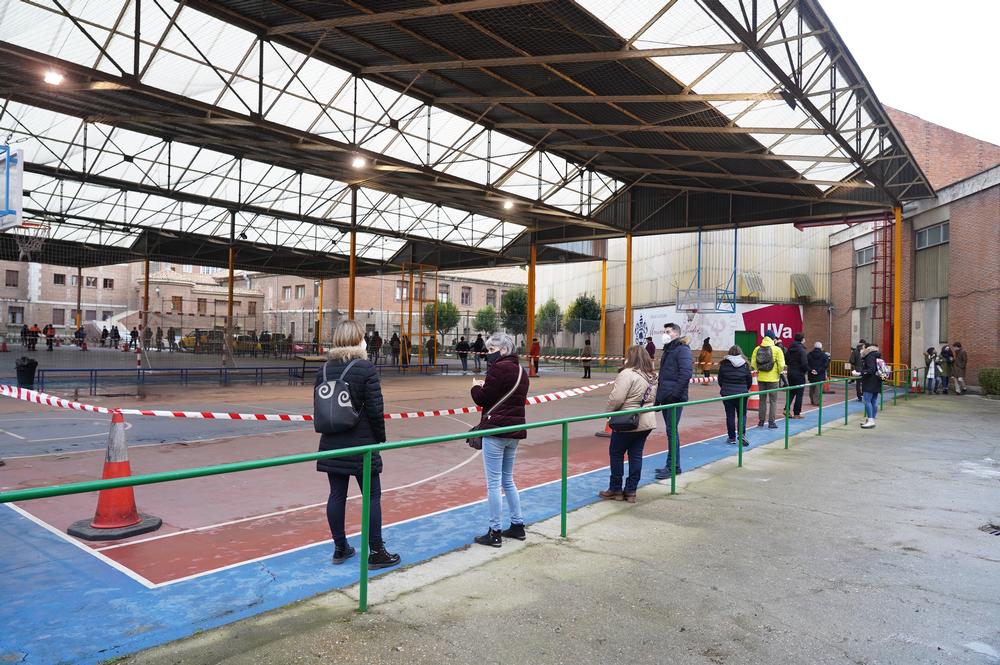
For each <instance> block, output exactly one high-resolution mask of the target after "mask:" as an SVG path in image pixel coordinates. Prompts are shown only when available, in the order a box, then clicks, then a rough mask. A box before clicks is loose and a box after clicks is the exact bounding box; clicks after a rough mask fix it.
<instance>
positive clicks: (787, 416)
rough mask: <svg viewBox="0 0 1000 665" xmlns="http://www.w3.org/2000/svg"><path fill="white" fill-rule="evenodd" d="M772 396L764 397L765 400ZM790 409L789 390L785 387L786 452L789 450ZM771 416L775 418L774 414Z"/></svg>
mask: <svg viewBox="0 0 1000 665" xmlns="http://www.w3.org/2000/svg"><path fill="white" fill-rule="evenodd" d="M770 396H771V395H770V394H767V395H764V399H767V398H768V397H770ZM788 407H789V404H788V388H787V387H785V450H788V426H789V425H788V421H789V420H790V418H789V411H788ZM771 416H772V417H773V416H774V414H773V413H772V414H771Z"/></svg>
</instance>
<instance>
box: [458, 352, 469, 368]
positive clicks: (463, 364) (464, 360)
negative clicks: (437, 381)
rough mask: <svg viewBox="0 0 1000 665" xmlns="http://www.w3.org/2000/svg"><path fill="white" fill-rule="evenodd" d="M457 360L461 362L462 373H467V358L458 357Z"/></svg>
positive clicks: (464, 356) (463, 356)
mask: <svg viewBox="0 0 1000 665" xmlns="http://www.w3.org/2000/svg"><path fill="white" fill-rule="evenodd" d="M458 359H459V360H460V361H461V362H462V371H463V372H468V371H469V356H466V355H460V356H459V357H458Z"/></svg>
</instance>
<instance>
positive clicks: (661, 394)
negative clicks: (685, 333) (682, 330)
mask: <svg viewBox="0 0 1000 665" xmlns="http://www.w3.org/2000/svg"><path fill="white" fill-rule="evenodd" d="M687 343H688V338H687V337H678V338H677V339H675V340H673V341H671V342H669V343H668V344H667V345H666V346H665V347H663V355H662V356H661V357H660V378H659V381H658V383H657V386H656V404H657V405H659V404H676V403H677V402H686V401H687V399H688V384H689V383H690V381H691V376H692V375H693V374H694V367H693V361H692V359H691V347H690V346H688V345H687Z"/></svg>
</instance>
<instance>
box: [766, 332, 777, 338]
mask: <svg viewBox="0 0 1000 665" xmlns="http://www.w3.org/2000/svg"><path fill="white" fill-rule="evenodd" d="M764 337H770V338H771V339H777V338H778V336H777V335H776V334H775V333H774V331H773V330H768V331H767V332H766V333H764Z"/></svg>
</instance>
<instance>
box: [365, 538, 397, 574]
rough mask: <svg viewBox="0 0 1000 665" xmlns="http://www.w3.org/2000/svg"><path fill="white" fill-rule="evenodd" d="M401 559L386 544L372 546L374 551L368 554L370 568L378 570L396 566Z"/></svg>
mask: <svg viewBox="0 0 1000 665" xmlns="http://www.w3.org/2000/svg"><path fill="white" fill-rule="evenodd" d="M399 561H400V558H399V555H398V554H391V553H389V552H388V551H386V549H385V545H384V544H383V545H379V546H378V547H373V548H372V553H371V554H369V555H368V569H369V570H378V569H379V568H389V567H390V566H395V565H396V564H398V563H399Z"/></svg>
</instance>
